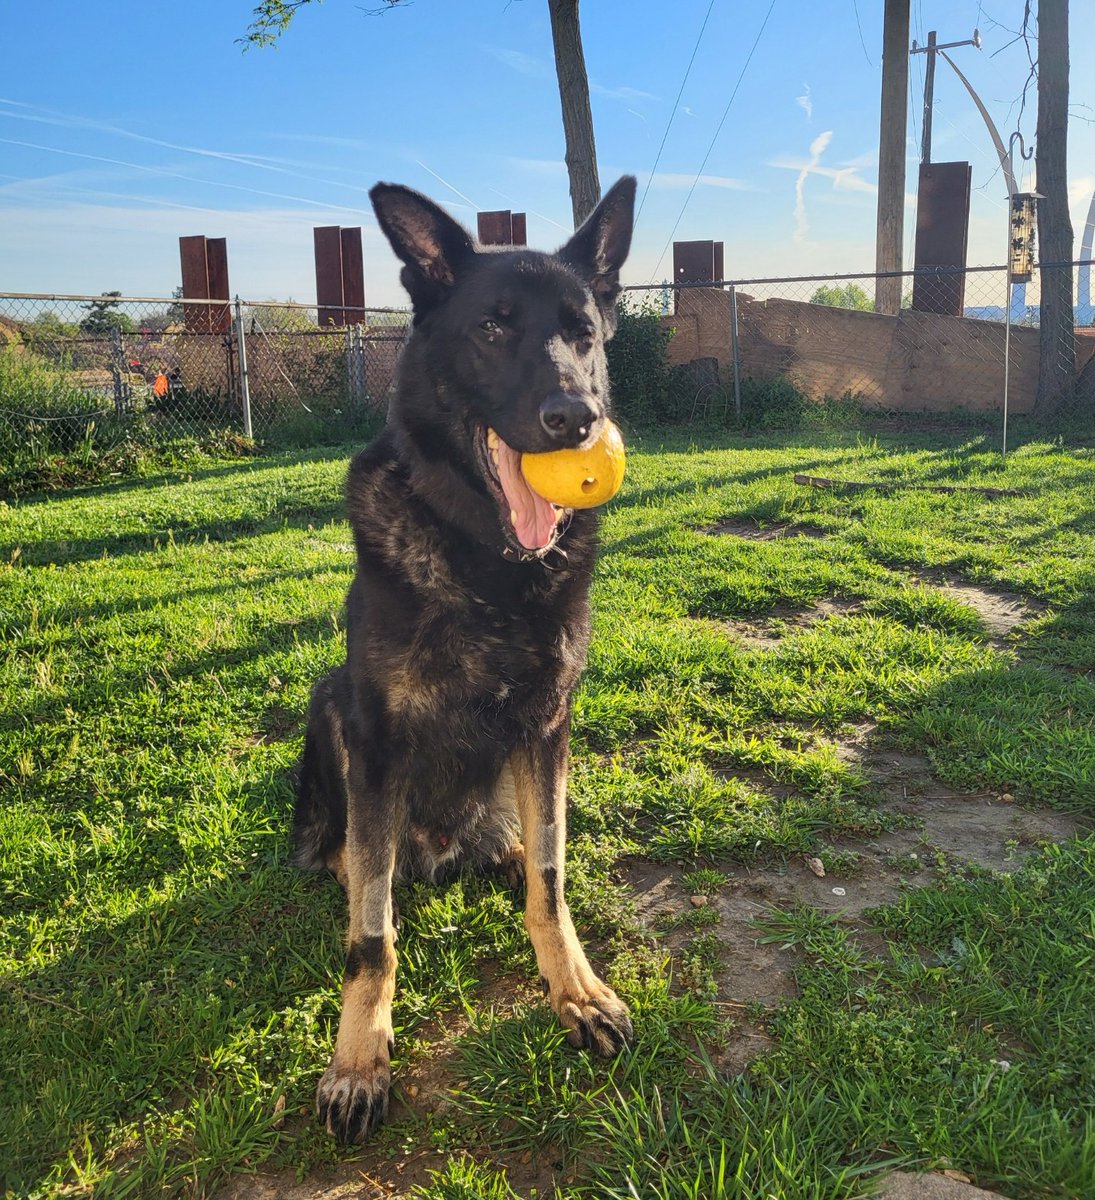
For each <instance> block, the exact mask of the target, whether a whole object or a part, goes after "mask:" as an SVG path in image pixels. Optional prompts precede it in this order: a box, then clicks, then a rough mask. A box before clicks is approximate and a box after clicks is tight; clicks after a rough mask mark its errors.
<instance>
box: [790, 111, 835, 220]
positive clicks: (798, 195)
mask: <svg viewBox="0 0 1095 1200" xmlns="http://www.w3.org/2000/svg"><path fill="white" fill-rule="evenodd" d="M832 140H833V131H832V130H831V129H828V130H826V131H825V132H824V133H819V134H818V135H817V137H816V138H814V140H813V141H812V142H811V143H810V161H809V162H808V163H807V164H806V165H805V166H803V168H802V169H801V170H800V171H799V173H798V178H797V179H796V180H795V232H794V235H793V236H794V239H795V241H796V242H805V241H806V234H807V233H808V232H809V228H810V227H809V224H808V222H807V220H806V176H807V175H809V174H810V172H811V171H813V170H815V169H816V168H817V166H818V163H819V162H820V160H821V156H822V155H823V154H824V153H825V150H826V148H827V147H828V145H829V143H830V142H831V141H832Z"/></svg>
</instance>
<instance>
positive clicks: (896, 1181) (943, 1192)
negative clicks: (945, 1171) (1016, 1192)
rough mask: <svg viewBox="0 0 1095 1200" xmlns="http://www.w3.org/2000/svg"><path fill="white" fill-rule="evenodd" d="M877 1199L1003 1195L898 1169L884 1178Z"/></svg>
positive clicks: (996, 1198)
mask: <svg viewBox="0 0 1095 1200" xmlns="http://www.w3.org/2000/svg"><path fill="white" fill-rule="evenodd" d="M877 1200H1005V1197H1003V1196H1001V1195H1000V1193H999V1192H986V1191H985V1189H984V1188H979V1187H974V1186H973V1184H971V1183H959V1182H958V1180H956V1179H947V1178H946V1177H945V1176H943V1175H937V1174H934V1173H929V1174H927V1175H914V1174H912V1173H911V1172H908V1171H898V1172H896V1173H895V1174H893V1175H890V1176H889V1177H888V1178H887V1179H886V1181H885V1183H884V1184H883V1185H882V1190H881V1191H880V1192H879V1193H878V1197H877Z"/></svg>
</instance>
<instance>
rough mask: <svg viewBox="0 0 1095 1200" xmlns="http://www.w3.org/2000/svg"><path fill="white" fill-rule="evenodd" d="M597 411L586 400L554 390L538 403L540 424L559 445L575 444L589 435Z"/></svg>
mask: <svg viewBox="0 0 1095 1200" xmlns="http://www.w3.org/2000/svg"><path fill="white" fill-rule="evenodd" d="M596 420H597V412H596V410H595V409H594V408H593V406H592V405H591V404H590V403H589V401H588V400H584V399H583V398H582V397H581V396H574V395H572V394H571V393H569V392H555V393H554V395H551V396H548V398H547V399H546V400H545V401H544V402H543V403H542V404H541V405H540V424H541V425H543V427H544V429H545V431H546V432H547V434H548V436H549V437H550V438H551V440H552V441H554V442H557V443H558V444H559V445H560V446H577V445H579V444H580V443H582V442H584V441H585V440H586V438H587V437H588V436H589V431H590V429H591V428H592V427H593V423H594V421H596Z"/></svg>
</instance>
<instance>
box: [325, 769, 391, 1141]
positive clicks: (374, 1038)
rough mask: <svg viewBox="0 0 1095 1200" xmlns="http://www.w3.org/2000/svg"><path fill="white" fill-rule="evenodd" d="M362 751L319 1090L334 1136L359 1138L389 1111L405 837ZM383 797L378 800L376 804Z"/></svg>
mask: <svg viewBox="0 0 1095 1200" xmlns="http://www.w3.org/2000/svg"><path fill="white" fill-rule="evenodd" d="M363 758H364V755H363V754H362V753H361V752H360V751H354V750H351V753H350V769H349V775H348V778H349V782H350V794H351V797H352V802H351V804H350V810H349V814H350V819H349V824H348V828H347V839H346V854H345V859H344V861H345V870H346V885H347V886H346V898H347V901H348V903H349V909H350V931H349V937H348V944H347V949H346V968H345V973H344V975H343V982H342V1016H341V1018H340V1019H339V1024H338V1037H337V1039H336V1041H335V1052H334V1055H333V1057H332V1059H331V1065H330V1066H329V1067H328V1068H327V1071H326V1072H325V1074H324V1075H323V1077H322V1078H321V1079H320V1081H319V1086H318V1087H317V1089H316V1109H317V1111H318V1113H319V1117H320V1119H321V1120H322V1121H323V1122H324V1124H325V1125H326V1126H327V1129H328V1131H329V1132H330V1133H332V1134H333V1135H334V1136H335V1137H337V1138H339V1139H341V1140H342V1141H344V1142H361V1141H364V1140H365V1138H367V1137H368V1136H369V1134H371V1133H372V1132H373V1130H374V1129H376V1127H377V1126H378V1125H379V1124H380V1123H381V1122H382V1121H383V1120H384V1118H385V1116H386V1115H387V1112H388V1087H389V1083H390V1080H391V1054H392V1050H393V1033H392V997H393V995H394V993H395V967H396V955H395V912H394V906H393V902H392V879H393V877H394V873H395V864H396V851H397V847H398V845H399V843H400V840H401V839H402V836H403V829H402V827H401V826H398V827H397V824H396V823H395V821H394V819H393V817H392V814H394V813H396V812H402V811H403V810H402V808H401V807H400V806H398V805H394V804H393V805H385V804H384V803H383V802H382V800H380V799H379V797H378V795H377V792H370V793H366V791H365V786H364V780H365V767H364V762H363ZM378 801H379V802H378Z"/></svg>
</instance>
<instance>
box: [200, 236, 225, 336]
mask: <svg viewBox="0 0 1095 1200" xmlns="http://www.w3.org/2000/svg"><path fill="white" fill-rule="evenodd" d="M205 269H206V276H207V278H208V280H209V297H210V299H213V300H227V299H228V298H229V295H230V293H229V290H228V239H227V238H206V239H205ZM209 328H210V332H212V333H227V332H228V331H229V330H230V329H231V328H232V315H231V313H230V312H229V310H228V305H227V304H217V305H211V306H210V308H209Z"/></svg>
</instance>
